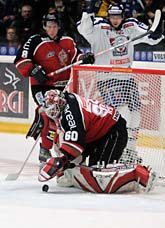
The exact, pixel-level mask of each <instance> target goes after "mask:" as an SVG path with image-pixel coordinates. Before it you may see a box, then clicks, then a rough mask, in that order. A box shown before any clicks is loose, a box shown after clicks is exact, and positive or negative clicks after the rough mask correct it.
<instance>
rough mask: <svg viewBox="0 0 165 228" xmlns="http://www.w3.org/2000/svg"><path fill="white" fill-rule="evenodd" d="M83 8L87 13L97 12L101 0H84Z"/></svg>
mask: <svg viewBox="0 0 165 228" xmlns="http://www.w3.org/2000/svg"><path fill="white" fill-rule="evenodd" d="M84 3H85V9H84V11H86V12H87V13H97V11H98V10H99V7H100V4H101V1H100V0H85V1H84Z"/></svg>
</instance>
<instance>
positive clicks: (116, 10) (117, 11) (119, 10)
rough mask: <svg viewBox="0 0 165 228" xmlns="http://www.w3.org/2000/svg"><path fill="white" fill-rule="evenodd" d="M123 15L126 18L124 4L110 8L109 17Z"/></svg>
mask: <svg viewBox="0 0 165 228" xmlns="http://www.w3.org/2000/svg"><path fill="white" fill-rule="evenodd" d="M111 15H121V16H122V17H123V16H124V6H123V5H122V4H113V5H110V6H109V7H108V16H111Z"/></svg>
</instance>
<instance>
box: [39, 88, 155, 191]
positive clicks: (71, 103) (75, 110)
mask: <svg viewBox="0 0 165 228" xmlns="http://www.w3.org/2000/svg"><path fill="white" fill-rule="evenodd" d="M44 102H45V104H44V109H45V113H46V115H47V116H48V117H49V118H51V119H52V120H53V121H54V122H55V124H56V127H57V129H58V130H57V132H58V133H59V135H62V140H61V141H60V143H59V151H60V152H61V153H62V156H60V157H52V158H49V159H48V160H47V162H46V163H45V164H44V165H43V167H42V168H41V170H40V174H39V180H40V181H46V180H49V179H51V178H53V177H54V176H57V175H58V176H59V178H61V177H60V175H61V174H62V175H63V174H64V175H65V170H66V171H67V170H72V171H71V172H70V173H72V174H73V173H74V174H73V175H72V174H71V175H70V174H69V173H68V174H69V175H70V180H71V185H74V186H76V187H79V188H82V189H84V190H86V191H92V192H98V193H103V192H104V193H113V192H116V191H117V190H118V189H121V188H122V187H123V186H125V185H127V184H128V183H129V182H138V183H139V184H140V185H142V186H144V188H146V190H147V191H149V190H150V189H151V187H152V186H153V183H154V182H155V179H156V178H155V177H156V175H155V173H152V172H150V171H149V170H148V169H146V168H145V167H143V166H141V165H136V164H131V165H123V164H117V165H116V166H115V165H113V162H114V161H116V162H118V160H119V159H120V157H121V155H122V153H123V150H124V148H125V147H126V144H127V139H128V135H127V129H126V121H125V119H123V118H122V117H121V115H120V114H119V112H118V111H117V109H115V108H114V107H112V106H107V105H103V104H101V103H100V102H98V101H97V100H92V99H85V98H83V97H81V96H79V95H77V94H75V93H68V92H65V93H63V92H61V91H59V90H50V91H47V92H46V94H45V101H44ZM87 155H88V156H89V163H88V166H89V167H90V168H88V167H87V166H81V165H80V166H77V167H76V168H73V169H72V165H73V164H74V163H75V160H76V158H80V157H82V160H81V161H79V163H82V162H83V160H84V158H85V157H86V156H87ZM98 162H99V163H102V164H103V163H104V164H105V165H104V168H106V169H105V170H99V172H98V173H97V171H98V170H97V169H92V167H96V165H97V163H98ZM109 164H111V165H110V166H109ZM108 166H109V168H108ZM107 168H108V169H107ZM73 170H74V171H73ZM107 170H108V172H107ZM105 171H106V172H105ZM94 173H95V174H94ZM102 174H103V175H102ZM97 177H101V179H102V181H99V180H98V179H97ZM103 182H104V183H103Z"/></svg>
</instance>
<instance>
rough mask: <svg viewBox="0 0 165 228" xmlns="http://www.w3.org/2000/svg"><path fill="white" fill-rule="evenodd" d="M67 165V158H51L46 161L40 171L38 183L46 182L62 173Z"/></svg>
mask: <svg viewBox="0 0 165 228" xmlns="http://www.w3.org/2000/svg"><path fill="white" fill-rule="evenodd" d="M68 165H69V162H68V158H67V157H66V156H62V157H51V158H49V159H48V160H47V162H46V163H45V165H44V166H43V167H42V168H41V169H40V172H39V177H38V179H39V181H47V180H50V179H52V178H53V177H55V176H56V175H58V174H59V173H62V172H63V171H64V170H65V169H66V168H67V167H68Z"/></svg>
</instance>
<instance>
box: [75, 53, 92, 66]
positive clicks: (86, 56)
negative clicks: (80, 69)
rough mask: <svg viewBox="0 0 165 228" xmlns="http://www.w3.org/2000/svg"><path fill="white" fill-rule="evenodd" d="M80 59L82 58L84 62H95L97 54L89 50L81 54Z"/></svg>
mask: <svg viewBox="0 0 165 228" xmlns="http://www.w3.org/2000/svg"><path fill="white" fill-rule="evenodd" d="M79 60H82V64H94V62H95V56H94V54H93V53H91V52H87V53H86V54H83V55H81V56H80V59H79Z"/></svg>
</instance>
